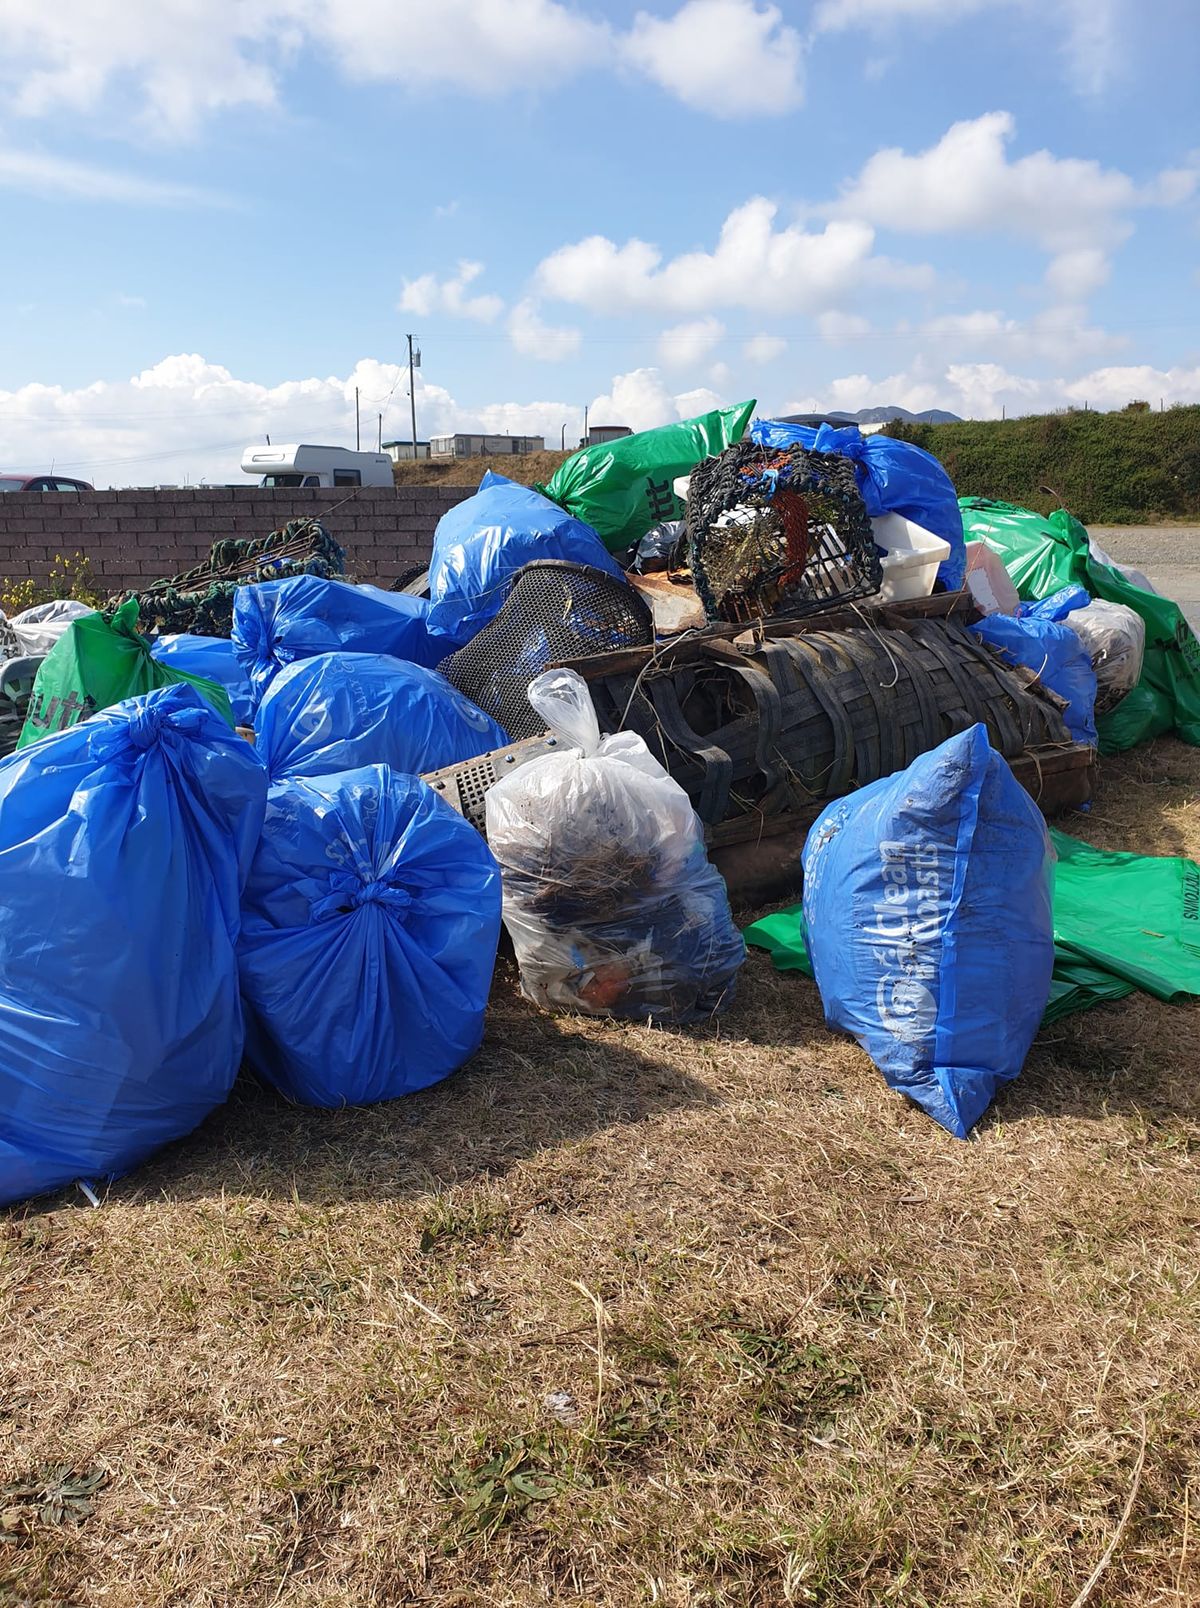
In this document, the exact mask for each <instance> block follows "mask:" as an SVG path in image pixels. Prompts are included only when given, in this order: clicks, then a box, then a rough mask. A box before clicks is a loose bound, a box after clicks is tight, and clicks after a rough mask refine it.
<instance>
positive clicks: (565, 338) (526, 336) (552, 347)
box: [508, 298, 583, 363]
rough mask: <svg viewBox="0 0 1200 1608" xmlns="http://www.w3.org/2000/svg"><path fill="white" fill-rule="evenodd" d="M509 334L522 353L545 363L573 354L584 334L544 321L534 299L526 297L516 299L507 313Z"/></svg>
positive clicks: (560, 359) (558, 361)
mask: <svg viewBox="0 0 1200 1608" xmlns="http://www.w3.org/2000/svg"><path fill="white" fill-rule="evenodd" d="M508 334H509V338H510V340H511V341H512V343H513V346H514V347H515V349H516V350H517V351H518V352H520V353H521V355H522V356H523V357H535V358H538V359H540V360H541V361H542V362H545V363H560V362H561V361H562V360H563V359H564V358H567V357H574V355H575V353H576V352H577V351H578V350H579V344H580V341H581V340H582V338H583V337H582V335H581V334H580V332H579V330H577V329H572V328H570V327H568V326H566V325H554V324H545V323H543V322H542V320H541V318H540V317H539V316H538V310H537V305H536V303H534V302H532V301H530V300H529V299H528V298H526V300H525V301H521V302H518V303H517V305H516V306H515V307H514V308H513V310H512V312H511V313H510V314H509V315H508Z"/></svg>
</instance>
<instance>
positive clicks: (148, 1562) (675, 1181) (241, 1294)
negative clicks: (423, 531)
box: [0, 742, 1200, 1608]
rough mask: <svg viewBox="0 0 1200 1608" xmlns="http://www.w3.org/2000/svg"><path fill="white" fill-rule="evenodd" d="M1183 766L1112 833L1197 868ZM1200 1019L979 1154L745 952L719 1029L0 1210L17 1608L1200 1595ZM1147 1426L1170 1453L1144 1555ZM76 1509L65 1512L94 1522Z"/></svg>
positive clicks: (1129, 1015) (1151, 766) (1060, 1066)
mask: <svg viewBox="0 0 1200 1608" xmlns="http://www.w3.org/2000/svg"><path fill="white" fill-rule="evenodd" d="M1198 793H1200V754H1197V753H1196V752H1195V751H1189V750H1187V749H1185V748H1183V747H1182V746H1181V745H1179V744H1176V743H1173V742H1163V743H1159V744H1158V745H1156V746H1155V747H1154V748H1153V749H1151V750H1148V751H1146V752H1144V753H1142V754H1137V755H1134V756H1131V757H1128V758H1126V759H1124V760H1118V761H1113V762H1110V763H1109V764H1108V765H1107V766H1106V767H1105V772H1104V780H1103V784H1102V788H1101V792H1100V796H1099V799H1098V801H1097V805H1096V809H1095V812H1094V814H1093V816H1092V817H1091V819H1090V820H1089V819H1083V818H1076V826H1077V828H1078V829H1079V830H1080V832H1081V833H1082V835H1085V836H1088V837H1090V838H1092V839H1093V840H1094V841H1097V842H1101V843H1104V844H1106V845H1109V846H1127V847H1140V848H1143V849H1146V850H1157V851H1159V852H1179V851H1187V852H1190V853H1191V854H1194V855H1195V854H1200V820H1198V816H1200V811H1198V810H1197V795H1198ZM1198 1025H1200V1013H1198V1010H1197V1008H1196V1007H1195V1006H1176V1007H1170V1006H1166V1005H1162V1004H1159V1003H1157V1002H1156V1001H1154V1000H1151V999H1148V998H1144V997H1141V996H1134V997H1133V998H1131V999H1130V1000H1128V1001H1125V1002H1122V1003H1120V1004H1118V1005H1114V1006H1110V1007H1105V1008H1102V1009H1099V1010H1096V1011H1094V1012H1092V1013H1091V1014H1089V1015H1086V1016H1082V1017H1074V1018H1071V1019H1069V1020H1067V1021H1065V1022H1063V1023H1061V1024H1060V1025H1059V1026H1057V1027H1056V1028H1055V1029H1053V1030H1052V1031H1051V1032H1049V1033H1047V1034H1045V1035H1043V1037H1042V1039H1041V1040H1040V1041H1039V1043H1038V1045H1037V1046H1036V1048H1035V1050H1034V1052H1033V1055H1032V1056H1031V1058H1030V1062H1029V1065H1028V1068H1027V1070H1026V1072H1025V1073H1024V1075H1023V1076H1022V1078H1021V1079H1020V1080H1019V1081H1018V1082H1017V1083H1016V1084H1014V1085H1013V1086H1011V1087H1010V1088H1009V1089H1007V1090H1006V1091H1005V1092H1004V1093H1003V1094H1002V1096H1001V1097H1000V1099H999V1100H998V1101H997V1102H996V1105H995V1107H994V1109H993V1110H992V1112H991V1113H990V1114H989V1115H988V1116H987V1117H986V1118H985V1120H984V1121H983V1122H982V1123H981V1124H980V1127H979V1129H978V1130H977V1133H976V1136H975V1137H974V1139H973V1140H972V1142H970V1143H967V1144H962V1143H959V1142H958V1141H955V1140H953V1139H951V1138H949V1137H948V1136H947V1135H946V1134H944V1133H943V1132H942V1131H941V1130H940V1129H938V1128H936V1127H935V1126H934V1125H933V1124H932V1123H930V1122H929V1121H928V1120H927V1119H926V1118H925V1117H923V1116H922V1115H920V1114H919V1113H918V1112H916V1111H914V1110H912V1109H911V1108H909V1107H907V1106H905V1105H903V1104H902V1103H900V1102H899V1101H898V1100H897V1099H895V1098H894V1097H893V1096H892V1095H890V1094H889V1093H888V1092H887V1090H886V1089H885V1088H884V1086H883V1084H882V1081H881V1080H880V1078H879V1077H878V1075H877V1074H876V1072H875V1071H874V1069H873V1068H872V1067H871V1065H870V1063H869V1061H868V1060H867V1058H866V1057H865V1056H864V1055H863V1054H861V1053H860V1052H859V1051H858V1050H857V1048H855V1047H853V1046H850V1045H848V1044H846V1043H844V1042H841V1041H839V1040H836V1039H834V1038H833V1037H832V1036H831V1035H829V1034H828V1033H827V1032H826V1031H825V1030H824V1028H823V1026H822V1024H821V1018H820V1011H819V1006H818V1001H817V997H816V994H815V992H814V990H813V988H812V985H811V984H809V983H807V982H806V981H804V980H803V979H799V978H794V977H793V978H787V977H780V976H777V975H776V974H775V973H773V972H772V970H771V969H770V966H769V964H768V962H767V960H766V959H765V957H764V956H762V955H761V954H754V955H752V956H751V958H750V960H749V962H748V965H747V968H746V972H745V977H744V984H743V986H742V990H741V997H740V1000H739V1002H738V1004H737V1006H736V1008H735V1009H734V1010H733V1011H732V1012H731V1013H730V1015H729V1016H728V1018H727V1019H726V1021H725V1022H724V1024H723V1025H722V1027H721V1029H720V1031H715V1030H714V1031H707V1032H699V1033H671V1032H654V1031H650V1030H646V1029H640V1028H635V1027H624V1026H616V1025H595V1024H589V1023H586V1022H582V1021H579V1020H574V1019H551V1018H548V1017H545V1016H540V1015H538V1014H537V1013H536V1012H535V1011H533V1010H532V1009H531V1008H530V1007H528V1006H526V1005H525V1004H523V1003H522V1002H521V1001H520V1000H519V999H518V998H517V997H516V994H515V990H514V987H513V978H512V975H511V972H510V971H509V970H507V969H502V972H501V976H500V977H499V978H498V981H497V986H496V993H495V1002H494V1009H493V1012H492V1016H491V1023H490V1028H489V1033H488V1038H487V1043H486V1046H485V1048H484V1050H483V1052H482V1053H481V1054H480V1056H479V1057H478V1059H477V1060H476V1061H475V1062H474V1063H473V1064H472V1065H471V1066H470V1067H469V1068H468V1069H467V1070H466V1071H465V1072H464V1073H463V1074H462V1075H461V1076H459V1077H457V1078H454V1079H452V1080H451V1081H450V1082H448V1083H446V1084H444V1085H442V1086H441V1087H439V1088H437V1089H433V1090H430V1091H427V1092H426V1093H424V1094H421V1095H419V1096H416V1097H415V1098H412V1099H409V1100H406V1101H401V1102H398V1103H396V1104H395V1105H392V1106H387V1107H377V1108H374V1109H372V1110H367V1111H351V1112H345V1113H340V1114H329V1113H320V1112H313V1111H302V1110H296V1109H292V1108H289V1107H287V1106H285V1105H284V1104H282V1103H281V1102H280V1101H279V1100H277V1099H275V1098H273V1097H272V1096H270V1095H268V1094H266V1093H263V1092H262V1091H260V1090H258V1089H257V1088H255V1087H254V1086H253V1085H251V1084H249V1083H245V1084H243V1085H242V1086H240V1087H239V1089H238V1090H237V1092H236V1094H235V1097H234V1099H233V1100H232V1102H231V1103H230V1105H229V1106H228V1107H227V1108H226V1109H225V1110H223V1111H222V1112H220V1113H218V1114H217V1115H216V1116H215V1117H214V1118H213V1119H212V1120H211V1121H210V1122H209V1123H208V1124H207V1125H206V1126H205V1127H204V1128H203V1129H202V1130H201V1131H200V1132H199V1133H198V1134H197V1135H195V1136H194V1137H193V1138H192V1139H191V1140H189V1141H187V1142H186V1143H184V1144H181V1145H178V1146H176V1147H174V1148H173V1149H172V1150H171V1151H170V1152H169V1153H168V1154H165V1155H163V1156H162V1157H161V1158H160V1159H158V1160H157V1161H156V1162H154V1163H153V1164H152V1165H150V1166H147V1167H145V1168H143V1169H141V1170H140V1171H139V1172H138V1173H137V1174H135V1175H134V1176H133V1177H131V1178H129V1179H127V1180H126V1181H124V1182H122V1183H120V1184H118V1185H117V1186H115V1187H114V1188H113V1189H112V1190H111V1191H110V1192H109V1194H108V1196H107V1198H106V1200H105V1201H104V1204H103V1208H102V1209H101V1210H99V1211H91V1210H89V1209H87V1208H86V1207H84V1206H83V1204H82V1202H81V1201H80V1200H77V1199H76V1200H68V1201H65V1202H64V1201H57V1202H54V1203H51V1204H52V1209H36V1210H35V1209H28V1210H25V1211H19V1212H16V1213H13V1214H10V1215H8V1216H7V1217H6V1218H3V1219H0V1248H2V1252H3V1255H2V1257H0V1291H2V1295H0V1299H2V1301H3V1312H4V1325H3V1331H2V1335H0V1382H2V1394H0V1403H2V1406H0V1483H3V1482H5V1481H9V1480H11V1481H14V1482H20V1483H21V1486H22V1489H23V1490H24V1491H25V1492H26V1493H28V1491H29V1490H30V1489H31V1488H34V1487H37V1486H38V1485H53V1484H54V1483H55V1480H56V1478H58V1476H57V1475H56V1474H55V1472H54V1470H55V1468H56V1467H59V1466H63V1465H65V1466H66V1467H67V1468H68V1469H69V1470H71V1471H73V1472H74V1473H75V1474H77V1475H87V1474H89V1473H94V1474H97V1475H100V1476H101V1477H103V1478H105V1479H106V1480H107V1483H106V1484H105V1485H103V1487H102V1488H101V1489H100V1490H99V1491H98V1493H97V1494H96V1495H95V1497H94V1508H93V1509H92V1511H91V1512H90V1513H88V1512H86V1511H84V1512H82V1514H81V1516H79V1517H77V1518H76V1519H74V1520H72V1519H71V1518H70V1516H69V1515H65V1516H63V1517H62V1518H61V1520H60V1519H59V1516H58V1514H57V1513H47V1514H46V1515H45V1516H44V1517H43V1516H42V1515H41V1514H40V1513H39V1511H38V1509H37V1507H36V1505H35V1504H34V1503H32V1502H31V1501H30V1499H29V1497H28V1495H27V1494H26V1495H25V1496H23V1497H22V1498H21V1499H20V1500H19V1501H17V1500H15V1499H13V1498H9V1499H3V1498H0V1509H2V1508H3V1507H4V1506H5V1502H6V1500H7V1501H8V1503H9V1507H10V1510H9V1512H8V1514H7V1515H6V1517H5V1520H4V1522H5V1524H6V1525H7V1528H8V1530H9V1531H10V1539H9V1540H8V1541H7V1542H6V1543H0V1602H4V1603H8V1604H16V1603H26V1602H28V1603H39V1604H41V1603H46V1604H49V1603H54V1604H72V1605H74V1604H79V1605H92V1604H116V1605H125V1604H130V1605H137V1608H157V1605H167V1604H171V1605H179V1608H209V1605H213V1608H215V1605H224V1604H238V1605H240V1604H254V1605H263V1608H267V1605H273V1604H278V1603H283V1604H289V1605H291V1604H294V1605H297V1608H310V1605H311V1608H317V1605H320V1608H327V1605H331V1608H341V1605H345V1608H351V1605H353V1608H363V1605H379V1608H384V1605H387V1608H391V1605H393V1604H405V1603H413V1604H415V1603H436V1604H441V1605H446V1608H454V1605H462V1608H467V1605H472V1608H474V1605H480V1604H483V1605H488V1608H491V1605H496V1608H503V1605H514V1608H516V1605H521V1608H524V1605H526V1604H550V1603H554V1604H560V1603H578V1604H584V1605H594V1608H601V1605H603V1608H631V1605H639V1604H662V1605H666V1608H685V1605H687V1608H691V1605H697V1604H704V1605H713V1608H715V1605H728V1608H750V1605H753V1608H774V1605H776V1604H789V1603H818V1604H820V1603H823V1604H836V1605H842V1604H845V1605H858V1604H861V1605H865V1604H882V1603H895V1604H901V1605H904V1608H910V1605H912V1608H919V1605H922V1604H953V1605H955V1608H984V1605H986V1608H999V1605H1004V1608H1017V1605H1021V1608H1051V1605H1062V1608H1069V1605H1071V1604H1072V1603H1073V1601H1074V1600H1075V1598H1076V1597H1077V1595H1078V1593H1079V1592H1080V1591H1081V1589H1082V1588H1083V1586H1084V1583H1085V1582H1086V1581H1087V1579H1088V1577H1089V1575H1090V1574H1091V1573H1092V1571H1093V1569H1094V1567H1095V1566H1096V1564H1097V1563H1098V1561H1100V1560H1101V1559H1102V1558H1103V1556H1104V1554H1105V1551H1106V1549H1107V1548H1108V1546H1109V1544H1110V1542H1111V1541H1112V1540H1113V1538H1114V1536H1117V1545H1116V1547H1115V1549H1114V1551H1113V1555H1112V1558H1111V1561H1110V1563H1109V1564H1108V1567H1107V1568H1106V1569H1105V1571H1104V1572H1103V1574H1102V1575H1101V1578H1100V1580H1099V1582H1098V1583H1097V1584H1096V1587H1095V1589H1094V1591H1093V1593H1092V1595H1091V1597H1090V1599H1089V1600H1090V1603H1091V1604H1092V1605H1093V1608H1095V1605H1099V1604H1105V1605H1108V1608H1118V1605H1120V1608H1150V1605H1152V1604H1162V1605H1167V1604H1186V1603H1194V1602H1197V1601H1200V1563H1198V1561H1197V1560H1198V1557H1200V1535H1198V1534H1197V1533H1196V1532H1197V1528H1198V1526H1197V1522H1196V1510H1197V1508H1198V1507H1200V1488H1198V1486H1197V1483H1196V1475H1197V1451H1198V1442H1200V1422H1198V1419H1197V1412H1196V1399H1197V1390H1198V1387H1200V1262H1198V1260H1197V1255H1196V1243H1197V1228H1198V1226H1200V1193H1198V1188H1197V1186H1198V1183H1200V1122H1198V1111H1197V1077H1196V1073H1197V1059H1198V1057H1197V1050H1198V1048H1200V1034H1198V1032H1197V1027H1198ZM1143 1426H1144V1430H1145V1445H1146V1450H1145V1463H1144V1469H1143V1470H1142V1475H1141V1479H1140V1482H1139V1483H1138V1484H1137V1488H1136V1494H1135V1496H1134V1500H1133V1503H1132V1508H1131V1511H1130V1515H1129V1520H1128V1523H1127V1525H1126V1526H1125V1527H1124V1529H1123V1530H1121V1531H1120V1534H1119V1535H1117V1532H1118V1529H1119V1526H1120V1520H1121V1516H1122V1512H1123V1509H1124V1507H1125V1505H1126V1502H1127V1500H1128V1497H1129V1495H1130V1492H1131V1490H1132V1489H1133V1485H1134V1472H1135V1468H1136V1465H1137V1459H1138V1453H1139V1446H1140V1444H1141V1438H1142V1433H1143ZM67 1505H68V1507H69V1506H70V1504H69V1503H68V1504H67Z"/></svg>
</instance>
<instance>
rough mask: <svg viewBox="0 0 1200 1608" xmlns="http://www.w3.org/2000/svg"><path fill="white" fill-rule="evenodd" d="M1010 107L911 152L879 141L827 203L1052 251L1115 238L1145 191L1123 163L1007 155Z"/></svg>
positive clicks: (885, 224) (843, 213) (904, 224)
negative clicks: (1015, 238) (882, 146)
mask: <svg viewBox="0 0 1200 1608" xmlns="http://www.w3.org/2000/svg"><path fill="white" fill-rule="evenodd" d="M1015 129H1016V124H1015V120H1014V118H1013V116H1012V114H1011V113H1010V112H986V113H984V115H983V116H982V117H977V118H975V119H973V120H971V121H968V122H961V123H955V124H954V125H953V126H952V127H951V128H950V129H948V130H947V132H946V133H945V134H943V136H942V138H941V139H940V140H939V141H938V142H937V144H936V145H932V146H930V147H929V149H928V150H925V151H921V152H918V153H917V154H916V155H915V156H910V155H908V154H907V153H906V152H904V151H902V150H901V149H899V147H893V148H891V149H888V150H882V151H877V152H876V153H875V155H874V156H872V157H871V158H869V160H868V161H867V162H866V164H865V166H864V167H863V169H862V171H861V172H860V173H859V175H858V177H857V178H855V179H852V180H851V181H850V182H849V183H848V184H847V185H846V186H844V187H843V190H842V194H841V198H840V200H839V201H838V202H837V203H836V204H835V205H834V206H833V207H831V208H829V209H828V210H829V211H830V212H831V213H832V214H833V215H834V216H836V217H842V218H853V219H866V220H867V221H868V222H870V223H873V224H877V225H878V226H879V227H881V228H887V229H895V230H898V231H901V232H904V233H909V234H971V233H981V234H1010V235H1011V234H1016V235H1024V236H1027V237H1031V238H1032V239H1034V240H1036V241H1037V242H1038V243H1039V244H1040V245H1042V246H1044V247H1045V248H1046V249H1047V250H1049V251H1054V252H1066V251H1074V250H1078V249H1082V248H1085V247H1086V248H1093V249H1096V248H1100V247H1111V246H1113V245H1115V244H1117V243H1118V242H1119V241H1120V240H1122V239H1123V238H1124V237H1125V236H1126V235H1127V234H1128V232H1129V225H1128V222H1127V221H1126V219H1125V214H1126V213H1127V212H1128V211H1129V210H1130V209H1131V208H1132V207H1133V206H1135V205H1136V204H1137V201H1138V192H1137V188H1136V186H1135V185H1134V182H1133V180H1132V179H1131V178H1129V176H1128V175H1127V174H1125V173H1120V172H1118V171H1117V170H1116V169H1114V168H1103V167H1101V165H1100V164H1099V162H1094V161H1091V160H1081V159H1079V158H1076V157H1057V156H1053V155H1052V154H1051V153H1050V152H1049V151H1035V152H1034V153H1033V154H1032V155H1030V156H1023V157H1019V158H1018V159H1017V160H1016V161H1010V160H1009V158H1008V153H1007V150H1006V146H1007V145H1008V143H1009V141H1010V140H1011V139H1012V137H1013V134H1014V133H1015Z"/></svg>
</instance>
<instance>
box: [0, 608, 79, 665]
mask: <svg viewBox="0 0 1200 1608" xmlns="http://www.w3.org/2000/svg"><path fill="white" fill-rule="evenodd" d="M95 612H96V611H95V609H93V608H92V607H91V606H90V605H89V604H87V603H77V602H76V601H75V599H74V598H70V597H59V598H55V599H54V600H53V601H52V602H50V603H35V604H34V606H33V608H31V609H23V610H22V611H21V613H20V614H14V615H13V617H12V619H11V620H9V622H8V623H9V625H10V626H11V628H12V630H13V632H14V633H15V635H16V638H17V643H18V646H19V648H20V651H21V652H22V653H27V654H39V653H40V654H47V653H49V652H50V649H51V648H53V647H54V646H55V644H56V643H57V642H58V640H59V638H60V637H61V636H62V635H63V633H64V632H65V631H66V629H67V627H68V626H69V625H70V623H71V621H72V620H80V619H82V618H83V616H84V615H85V614H94V613H95Z"/></svg>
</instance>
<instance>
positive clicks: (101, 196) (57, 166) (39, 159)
mask: <svg viewBox="0 0 1200 1608" xmlns="http://www.w3.org/2000/svg"><path fill="white" fill-rule="evenodd" d="M0 49H2V47H0ZM0 190H22V191H25V192H26V193H28V194H30V195H39V196H47V195H49V196H61V197H62V198H64V199H65V200H69V201H88V202H95V203H100V202H103V203H105V204H108V205H114V206H134V207H223V206H228V205H229V202H228V200H226V198H225V197H224V196H221V195H217V194H216V193H215V192H213V191H211V190H203V189H198V188H197V187H195V186H194V185H190V184H175V183H172V182H170V181H167V180H163V179H149V178H145V177H143V176H142V175H140V174H137V173H121V172H117V171H113V170H112V169H109V168H100V167H93V166H92V164H91V163H89V162H71V161H68V160H66V159H65V158H63V157H60V156H48V155H47V154H46V153H45V152H42V151H16V150H12V149H11V148H8V147H5V146H0Z"/></svg>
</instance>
